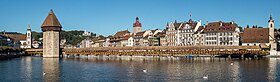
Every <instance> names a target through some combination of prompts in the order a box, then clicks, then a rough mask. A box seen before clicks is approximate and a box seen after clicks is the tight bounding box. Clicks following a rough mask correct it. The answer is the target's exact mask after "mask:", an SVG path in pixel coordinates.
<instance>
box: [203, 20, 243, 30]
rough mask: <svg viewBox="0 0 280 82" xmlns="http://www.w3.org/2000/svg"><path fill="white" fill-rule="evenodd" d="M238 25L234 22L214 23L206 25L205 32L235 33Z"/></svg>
mask: <svg viewBox="0 0 280 82" xmlns="http://www.w3.org/2000/svg"><path fill="white" fill-rule="evenodd" d="M236 28H238V25H237V24H235V23H233V22H228V23H225V22H221V21H220V22H212V23H208V25H206V27H205V29H204V30H203V32H225V31H235V29H236Z"/></svg>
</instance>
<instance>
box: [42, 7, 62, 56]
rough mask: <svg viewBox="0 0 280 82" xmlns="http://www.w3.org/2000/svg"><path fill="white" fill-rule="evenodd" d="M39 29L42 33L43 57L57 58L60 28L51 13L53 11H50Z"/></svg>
mask: <svg viewBox="0 0 280 82" xmlns="http://www.w3.org/2000/svg"><path fill="white" fill-rule="evenodd" d="M41 28H42V31H43V57H52V58H56V57H59V54H60V47H59V42H60V39H59V35H60V31H61V28H62V26H61V25H60V23H59V21H58V19H57V18H56V16H55V14H54V13H53V10H51V11H50V13H49V14H48V16H47V17H46V19H45V21H44V23H43V24H42V26H41Z"/></svg>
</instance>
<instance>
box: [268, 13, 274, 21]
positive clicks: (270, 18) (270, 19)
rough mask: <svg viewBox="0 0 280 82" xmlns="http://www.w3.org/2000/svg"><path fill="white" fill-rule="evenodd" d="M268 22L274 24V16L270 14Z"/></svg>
mask: <svg viewBox="0 0 280 82" xmlns="http://www.w3.org/2000/svg"><path fill="white" fill-rule="evenodd" d="M268 22H274V20H273V18H272V15H271V14H270V17H269V20H268Z"/></svg>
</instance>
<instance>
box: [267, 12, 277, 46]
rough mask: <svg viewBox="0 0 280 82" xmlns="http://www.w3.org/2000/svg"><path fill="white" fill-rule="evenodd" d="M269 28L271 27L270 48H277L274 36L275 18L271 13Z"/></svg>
mask: <svg viewBox="0 0 280 82" xmlns="http://www.w3.org/2000/svg"><path fill="white" fill-rule="evenodd" d="M268 28H269V44H270V46H271V48H270V50H271V51H272V50H276V43H275V40H274V39H275V38H274V20H273V19H272V16H271V15H270V19H269V20H268Z"/></svg>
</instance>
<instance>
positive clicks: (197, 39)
mask: <svg viewBox="0 0 280 82" xmlns="http://www.w3.org/2000/svg"><path fill="white" fill-rule="evenodd" d="M204 28H205V27H204V26H200V27H199V28H198V30H197V31H196V32H195V33H194V45H195V46H203V45H204V44H205V42H204V40H205V34H203V33H202V32H203V30H204Z"/></svg>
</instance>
